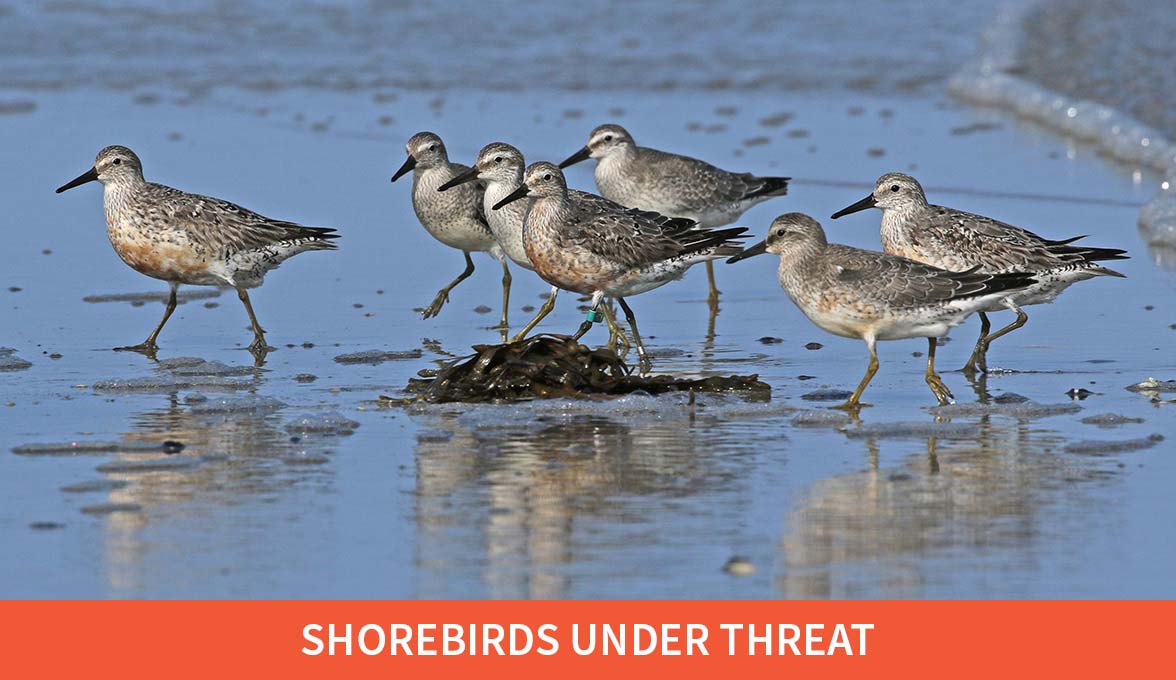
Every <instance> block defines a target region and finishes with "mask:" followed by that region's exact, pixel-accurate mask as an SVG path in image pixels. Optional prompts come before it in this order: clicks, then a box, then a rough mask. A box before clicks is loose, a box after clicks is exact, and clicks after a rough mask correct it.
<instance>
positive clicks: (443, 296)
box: [421, 251, 474, 319]
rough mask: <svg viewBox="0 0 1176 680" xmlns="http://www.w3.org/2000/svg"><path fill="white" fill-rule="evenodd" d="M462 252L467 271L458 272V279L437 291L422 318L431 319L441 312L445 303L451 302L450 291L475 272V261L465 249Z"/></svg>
mask: <svg viewBox="0 0 1176 680" xmlns="http://www.w3.org/2000/svg"><path fill="white" fill-rule="evenodd" d="M462 254H463V255H465V261H466V268H465V271H463V272H462V273H460V274H458V275H457V278H456V279H454V280H453V281H450V282H449V285H448V286H445V287H444V288H442V289H441V290H439V291H437V297H435V298H433V302H432V303H431V304H430V305H429V306H428V307H426V308H425V313H424V314H422V315H421V318H422V319H430V318H432V317H434V316H437V315H438V314H440V313H441V308H442V307H443V306H445V303H447V302H449V291H451V290H453V288H454V287H455V286H457V284H459V283H461V282H462V281H465V280H466V279H468V278H470V274H473V273H474V261H473V259H471V258H470V254H469V253H468V252H465V251H462Z"/></svg>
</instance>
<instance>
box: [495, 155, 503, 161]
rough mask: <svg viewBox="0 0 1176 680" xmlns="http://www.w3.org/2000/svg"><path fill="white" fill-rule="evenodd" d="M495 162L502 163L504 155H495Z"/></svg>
mask: <svg viewBox="0 0 1176 680" xmlns="http://www.w3.org/2000/svg"><path fill="white" fill-rule="evenodd" d="M494 162H495V163H501V162H502V156H495V157H494Z"/></svg>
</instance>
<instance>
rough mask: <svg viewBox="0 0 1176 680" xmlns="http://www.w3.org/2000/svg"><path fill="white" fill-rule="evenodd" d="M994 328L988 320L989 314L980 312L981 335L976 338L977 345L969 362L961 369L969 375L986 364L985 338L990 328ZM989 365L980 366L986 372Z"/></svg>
mask: <svg viewBox="0 0 1176 680" xmlns="http://www.w3.org/2000/svg"><path fill="white" fill-rule="evenodd" d="M990 328H992V322H991V321H989V320H988V315H987V314H985V313H984V312H980V337H979V338H976V347H975V348H974V349H973V350H972V356H970V357H968V363H966V364H964V367H963V368H961V369H960V372H961V373H966V374H967V375H976V369H977V368H978V367H979V366H984V358H983V354H984V340H985V339H986V338H987V337H988V329H990ZM986 369H987V366H984V368H980V371H981V372H986Z"/></svg>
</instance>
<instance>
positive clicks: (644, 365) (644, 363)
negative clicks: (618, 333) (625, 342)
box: [617, 297, 653, 374]
mask: <svg viewBox="0 0 1176 680" xmlns="http://www.w3.org/2000/svg"><path fill="white" fill-rule="evenodd" d="M617 302H618V303H619V304H620V305H621V309H623V310H624V311H625V318H626V319H628V321H629V326H630V327H631V328H632V329H633V342H634V343H635V344H636V345H637V366H638V368H640V369H641V372H642V373H643V374H644V373H649V371H650V370H651V369H652V368H653V362H652V361H650V360H649V355H648V354H646V352H645V343H643V342H641V332H640V331H638V330H637V317H636V316H634V315H633V310H632V308H630V307H629V303H628V302H625V298H623V297H619V298H617Z"/></svg>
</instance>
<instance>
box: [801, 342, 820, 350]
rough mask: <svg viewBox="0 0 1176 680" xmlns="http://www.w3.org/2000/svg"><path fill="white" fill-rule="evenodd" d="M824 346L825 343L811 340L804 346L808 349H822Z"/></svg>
mask: <svg viewBox="0 0 1176 680" xmlns="http://www.w3.org/2000/svg"><path fill="white" fill-rule="evenodd" d="M822 347H824V345H822V344H821V343H819V342H810V343H807V344H806V345H805V346H804V348H805V349H807V350H817V349H821V348H822Z"/></svg>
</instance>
